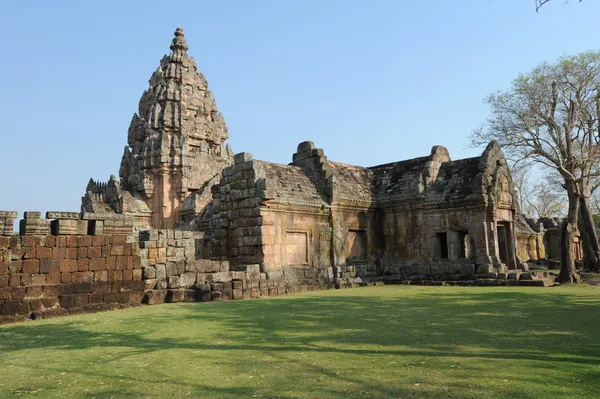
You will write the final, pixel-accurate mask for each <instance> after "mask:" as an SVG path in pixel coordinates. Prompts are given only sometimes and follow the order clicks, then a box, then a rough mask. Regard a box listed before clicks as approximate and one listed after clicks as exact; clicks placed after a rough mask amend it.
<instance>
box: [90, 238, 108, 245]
mask: <svg viewBox="0 0 600 399" xmlns="http://www.w3.org/2000/svg"><path fill="white" fill-rule="evenodd" d="M105 243H106V240H105V238H104V236H93V237H92V245H93V246H95V247H96V246H98V247H99V246H101V245H104V244H105Z"/></svg>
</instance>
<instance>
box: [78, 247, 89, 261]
mask: <svg viewBox="0 0 600 399" xmlns="http://www.w3.org/2000/svg"><path fill="white" fill-rule="evenodd" d="M87 253H88V249H87V247H78V248H77V258H79V259H80V258H85V257H86V256H87Z"/></svg>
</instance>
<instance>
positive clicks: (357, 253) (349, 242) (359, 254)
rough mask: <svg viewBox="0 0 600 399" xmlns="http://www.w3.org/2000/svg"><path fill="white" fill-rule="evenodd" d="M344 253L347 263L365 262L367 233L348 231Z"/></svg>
mask: <svg viewBox="0 0 600 399" xmlns="http://www.w3.org/2000/svg"><path fill="white" fill-rule="evenodd" d="M346 253H347V254H346V259H347V260H348V261H349V262H353V261H354V262H360V261H365V260H367V232H366V231H365V230H348V235H347V236H346Z"/></svg>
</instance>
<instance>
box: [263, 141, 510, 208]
mask: <svg viewBox="0 0 600 399" xmlns="http://www.w3.org/2000/svg"><path fill="white" fill-rule="evenodd" d="M499 151H500V150H499V148H497V145H492V144H490V146H488V148H487V149H486V150H485V151H484V153H483V154H482V155H481V156H478V157H473V158H466V159H459V160H455V161H452V160H451V159H450V156H449V154H448V150H447V149H446V148H444V147H442V146H434V147H433V148H432V150H431V154H430V155H428V156H425V157H418V158H413V159H408V160H404V161H398V162H392V163H387V164H383V165H377V166H372V167H362V166H356V165H349V164H344V163H340V162H333V161H329V160H328V159H327V157H325V156H324V153H323V150H321V149H317V148H315V146H314V144H313V143H312V142H303V143H300V145H299V146H298V152H297V153H296V154H294V157H293V159H294V162H293V163H291V164H290V165H280V164H274V163H270V162H264V161H259V162H261V164H262V165H264V169H265V172H266V180H267V188H268V189H269V196H268V197H269V199H272V200H275V201H277V202H281V203H289V204H292V203H293V204H298V205H300V204H305V205H307V206H316V205H320V206H322V205H325V206H327V205H328V204H340V203H346V204H351V203H357V204H360V206H368V207H380V206H387V205H395V204H402V203H406V202H409V201H418V202H422V203H424V204H440V205H441V204H444V205H452V204H453V203H463V202H465V201H466V202H472V201H483V200H484V198H483V195H486V194H487V193H488V190H492V189H493V187H495V186H493V185H494V184H497V183H494V182H495V180H494V179H495V178H494V177H493V176H492V175H490V173H489V172H490V171H491V169H490V170H488V169H489V168H490V166H489V165H491V164H493V166H497V165H501V164H503V155H502V154H501V152H499ZM501 158H502V159H501ZM490 193H491V192H490Z"/></svg>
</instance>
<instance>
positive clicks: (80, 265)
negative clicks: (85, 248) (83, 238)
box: [77, 258, 90, 272]
mask: <svg viewBox="0 0 600 399" xmlns="http://www.w3.org/2000/svg"><path fill="white" fill-rule="evenodd" d="M89 264H90V260H89V259H88V258H79V259H77V270H78V271H80V272H85V271H88V270H89Z"/></svg>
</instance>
